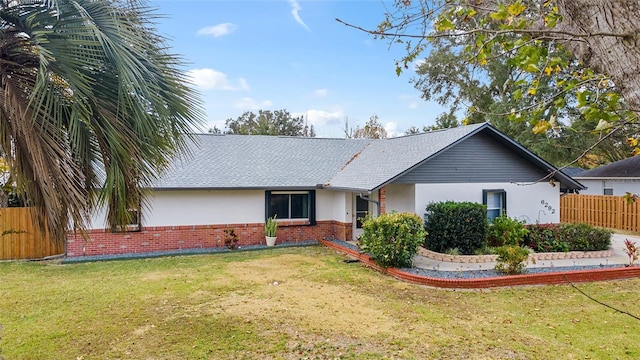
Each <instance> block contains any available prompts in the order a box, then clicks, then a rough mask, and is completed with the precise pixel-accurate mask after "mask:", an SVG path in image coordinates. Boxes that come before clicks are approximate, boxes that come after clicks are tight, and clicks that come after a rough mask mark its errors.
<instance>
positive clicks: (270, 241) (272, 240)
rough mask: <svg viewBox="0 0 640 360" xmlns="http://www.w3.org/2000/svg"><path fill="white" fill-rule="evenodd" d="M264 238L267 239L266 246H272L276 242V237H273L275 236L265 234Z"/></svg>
mask: <svg viewBox="0 0 640 360" xmlns="http://www.w3.org/2000/svg"><path fill="white" fill-rule="evenodd" d="M264 238H265V239H266V240H267V246H273V245H275V244H276V239H277V237H275V236H265V237H264Z"/></svg>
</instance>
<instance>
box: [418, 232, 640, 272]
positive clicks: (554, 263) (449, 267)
mask: <svg viewBox="0 0 640 360" xmlns="http://www.w3.org/2000/svg"><path fill="white" fill-rule="evenodd" d="M625 239H629V240H631V241H635V242H636V244H637V245H638V246H639V247H640V237H639V236H632V235H624V234H613V236H612V238H611V247H612V248H613V250H614V255H613V256H611V257H606V258H588V259H566V260H538V261H537V262H536V263H535V264H532V263H529V264H527V268H537V267H562V266H580V265H596V266H598V265H613V264H620V265H624V264H628V263H629V257H628V256H627V254H625V252H624V249H625V246H624V240H625ZM495 265H496V263H495V262H487V263H454V262H447V261H438V260H433V259H430V258H427V257H424V256H420V255H417V256H416V257H414V258H413V266H415V267H418V268H422V269H428V270H439V271H465V270H487V269H493V268H494V267H495Z"/></svg>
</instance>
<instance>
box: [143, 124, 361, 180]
mask: <svg viewBox="0 0 640 360" xmlns="http://www.w3.org/2000/svg"><path fill="white" fill-rule="evenodd" d="M369 142H370V140H364V139H358V140H356V139H350V140H348V139H322V138H295V137H279V136H250V135H212V134H201V135H196V136H195V142H194V143H191V144H190V149H191V153H192V156H190V157H186V159H183V160H178V161H176V163H175V164H173V166H172V167H171V168H170V170H169V171H168V172H167V173H166V174H165V175H163V176H162V177H161V179H160V180H159V181H157V182H156V184H155V186H153V187H154V188H156V189H157V188H170V189H179V188H206V189H218V188H219V189H233V188H235V189H240V188H309V187H311V188H312V187H315V186H316V185H317V184H323V183H326V182H327V181H328V180H329V179H330V178H331V177H332V176H333V175H334V174H335V173H336V172H338V171H339V170H340V168H341V167H342V166H343V165H344V164H346V163H347V162H348V161H349V159H350V158H351V157H352V156H353V154H356V153H358V152H359V151H361V150H362V148H364V147H365V146H366V144H367V143H369Z"/></svg>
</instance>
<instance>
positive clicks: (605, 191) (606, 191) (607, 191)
mask: <svg viewBox="0 0 640 360" xmlns="http://www.w3.org/2000/svg"><path fill="white" fill-rule="evenodd" d="M602 190H603V191H602V194H603V195H613V188H604V189H602Z"/></svg>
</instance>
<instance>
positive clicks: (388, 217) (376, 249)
mask: <svg viewBox="0 0 640 360" xmlns="http://www.w3.org/2000/svg"><path fill="white" fill-rule="evenodd" d="M362 228H363V230H364V233H363V234H362V236H361V237H360V247H361V248H362V250H364V251H366V252H368V253H369V254H371V256H372V257H373V260H374V261H375V262H376V263H377V264H378V265H380V266H383V267H390V266H391V267H410V266H412V258H413V256H414V255H415V254H417V253H418V247H419V246H420V244H422V242H423V241H424V237H425V235H426V233H425V231H424V228H423V227H422V221H421V219H420V217H419V216H418V215H416V214H410V213H391V214H382V215H380V216H379V217H377V218H375V219H374V218H370V217H368V218H366V219H365V220H364V223H363V224H362Z"/></svg>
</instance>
